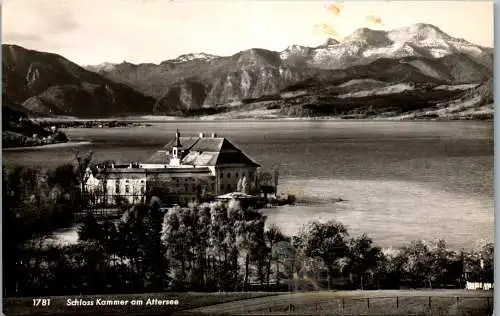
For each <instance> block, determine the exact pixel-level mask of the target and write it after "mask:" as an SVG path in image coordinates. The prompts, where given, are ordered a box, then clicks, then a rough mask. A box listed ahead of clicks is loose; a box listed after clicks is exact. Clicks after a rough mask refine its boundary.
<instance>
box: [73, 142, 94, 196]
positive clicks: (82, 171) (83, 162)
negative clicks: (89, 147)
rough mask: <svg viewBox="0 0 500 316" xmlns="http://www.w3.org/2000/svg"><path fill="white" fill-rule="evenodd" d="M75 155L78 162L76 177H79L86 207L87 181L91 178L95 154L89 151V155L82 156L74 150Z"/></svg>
mask: <svg viewBox="0 0 500 316" xmlns="http://www.w3.org/2000/svg"><path fill="white" fill-rule="evenodd" d="M73 153H74V155H75V161H76V175H77V180H78V184H79V185H80V192H81V195H82V197H83V198H84V200H83V201H82V202H83V203H84V204H83V205H85V202H86V200H85V198H86V188H85V186H86V184H87V181H88V179H89V177H90V173H89V167H90V166H91V164H92V156H93V152H92V151H89V152H88V153H87V154H85V155H83V156H82V155H81V154H80V152H79V151H78V149H76V148H75V149H74V150H73Z"/></svg>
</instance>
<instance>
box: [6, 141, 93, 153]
mask: <svg viewBox="0 0 500 316" xmlns="http://www.w3.org/2000/svg"><path fill="white" fill-rule="evenodd" d="M89 144H91V142H90V141H79V142H71V141H69V142H63V143H54V144H46V145H36V146H20V147H4V148H2V150H3V151H19V150H26V149H40V148H60V147H75V146H83V145H89Z"/></svg>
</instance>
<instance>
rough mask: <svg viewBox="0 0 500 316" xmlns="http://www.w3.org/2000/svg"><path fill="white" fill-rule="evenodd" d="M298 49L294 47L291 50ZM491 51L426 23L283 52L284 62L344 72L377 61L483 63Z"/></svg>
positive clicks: (361, 32) (360, 32) (360, 33)
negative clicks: (460, 57)
mask: <svg viewBox="0 0 500 316" xmlns="http://www.w3.org/2000/svg"><path fill="white" fill-rule="evenodd" d="M291 47H295V46H291ZM489 52H490V49H488V48H483V47H481V46H479V45H474V44H472V43H470V42H467V41H466V40H463V39H459V38H454V37H452V36H450V35H448V34H446V33H445V32H443V31H442V30H441V29H440V28H438V27H436V26H434V25H431V24H426V23H416V24H412V25H409V26H406V27H401V28H397V29H393V30H390V31H383V30H372V29H369V28H360V29H358V30H356V31H354V32H353V33H352V34H351V35H349V36H347V37H345V38H344V39H343V40H342V42H338V41H336V40H334V39H328V41H327V43H326V45H325V44H323V45H320V46H317V47H315V48H312V49H310V50H309V51H307V53H306V51H305V50H304V49H302V50H298V49H291V48H290V47H289V48H288V49H287V50H285V51H283V52H281V54H280V57H281V59H283V60H285V59H286V60H290V58H292V57H293V59H294V62H295V63H297V58H303V62H305V63H307V64H309V65H311V66H315V67H321V68H329V69H336V68H345V67H348V66H352V65H358V64H366V63H369V62H372V61H374V60H376V59H378V58H390V59H393V58H401V57H425V58H440V57H444V56H448V55H452V54H456V53H462V54H466V55H468V56H470V57H472V58H473V59H474V58H477V59H482V58H483V57H482V56H483V55H484V54H485V53H489Z"/></svg>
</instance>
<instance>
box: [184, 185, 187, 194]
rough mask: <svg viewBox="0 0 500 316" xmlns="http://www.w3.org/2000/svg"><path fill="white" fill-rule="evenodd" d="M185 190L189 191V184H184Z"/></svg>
mask: <svg viewBox="0 0 500 316" xmlns="http://www.w3.org/2000/svg"><path fill="white" fill-rule="evenodd" d="M184 191H185V192H187V191H188V185H187V184H185V185H184Z"/></svg>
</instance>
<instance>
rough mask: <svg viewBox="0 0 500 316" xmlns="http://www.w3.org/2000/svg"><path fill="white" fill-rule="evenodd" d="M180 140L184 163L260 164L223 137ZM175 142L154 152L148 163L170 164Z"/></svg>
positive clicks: (204, 164)
mask: <svg viewBox="0 0 500 316" xmlns="http://www.w3.org/2000/svg"><path fill="white" fill-rule="evenodd" d="M180 142H181V144H182V149H183V150H184V153H185V156H184V158H183V159H182V164H187V165H195V166H216V165H227V164H229V165H234V164H243V165H247V166H253V167H259V166H260V165H259V164H258V163H257V162H255V161H254V160H253V159H252V158H250V157H248V156H247V155H245V153H243V151H242V150H241V149H239V148H238V147H236V146H235V145H234V144H233V143H231V142H230V141H229V140H228V139H226V138H223V137H202V138H199V137H180ZM175 144H176V140H175V139H173V140H171V141H170V142H169V143H167V144H166V145H165V146H163V149H162V150H159V151H157V152H156V153H154V154H153V155H152V156H151V157H150V158H149V159H148V160H147V161H146V163H151V164H155V163H157V164H168V163H169V162H170V153H171V152H172V148H173V146H174V145H175Z"/></svg>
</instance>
